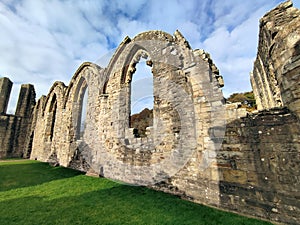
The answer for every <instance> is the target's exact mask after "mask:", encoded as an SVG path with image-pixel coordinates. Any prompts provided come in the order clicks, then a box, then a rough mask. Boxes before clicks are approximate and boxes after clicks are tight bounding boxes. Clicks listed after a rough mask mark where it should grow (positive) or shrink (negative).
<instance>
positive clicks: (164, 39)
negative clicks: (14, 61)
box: [1, 1, 300, 224]
mask: <svg viewBox="0 0 300 225" xmlns="http://www.w3.org/2000/svg"><path fill="white" fill-rule="evenodd" d="M297 27H298V29H297ZM274 32H275V33H274ZM297 35H298V36H297ZM299 40H300V38H299V10H297V9H295V8H293V7H292V3H291V2H290V1H288V2H286V3H283V4H281V5H279V6H278V7H277V8H275V9H274V10H272V11H271V12H269V13H267V14H266V16H264V17H263V18H262V20H261V24H260V38H259V47H258V56H257V59H256V61H255V63H254V69H253V73H252V75H251V83H252V86H253V91H254V94H255V97H256V100H257V104H258V109H259V110H260V111H257V112H253V113H247V112H246V111H243V110H242V109H237V108H236V107H235V106H234V105H225V104H224V101H223V96H222V92H221V86H222V85H223V82H222V77H221V76H220V75H219V71H218V70H217V68H216V66H215V65H214V64H213V62H212V60H211V59H210V57H209V55H208V54H207V53H205V52H204V51H202V50H192V49H191V48H190V46H189V44H188V42H187V41H186V40H185V39H184V37H183V36H182V35H181V34H180V33H179V32H178V31H177V32H175V34H174V36H171V35H169V34H167V33H164V32H161V31H150V32H145V33H142V34H139V35H137V36H136V37H135V38H133V39H130V38H128V37H127V38H125V39H124V41H123V42H122V43H121V44H120V46H119V47H118V49H117V50H116V52H115V54H114V56H113V57H112V59H111V61H110V63H109V65H108V67H107V68H100V67H99V66H97V65H95V64H92V63H84V64H82V65H81V66H80V67H79V69H78V70H77V71H76V73H75V75H74V76H73V78H72V80H71V82H70V84H69V85H68V86H65V85H64V84H63V83H62V82H56V83H54V84H53V86H52V87H51V89H50V92H49V94H48V95H47V96H43V97H42V98H40V99H39V100H38V102H37V104H36V106H35V110H34V113H33V118H32V123H31V126H28V127H27V130H30V132H29V133H30V135H29V136H33V134H34V136H33V143H32V152H31V155H30V158H31V159H37V160H41V161H47V162H51V163H53V164H60V165H63V166H69V167H72V168H75V169H79V170H83V171H87V172H88V173H93V174H98V175H100V176H104V177H107V178H113V179H119V180H123V181H126V182H129V183H135V184H141V185H147V186H151V187H152V188H155V189H158V190H162V191H166V192H170V193H173V194H177V195H180V196H182V197H183V198H186V199H189V200H191V201H194V202H198V203H202V204H206V205H210V206H215V207H218V208H221V209H226V210H230V211H234V212H238V213H243V214H246V215H251V216H255V217H261V218H265V219H268V220H271V221H278V222H283V223H289V224H297V223H299V220H300V218H299V212H300V207H299V199H300V196H299V186H300V172H299V171H300V166H299V159H300V158H299V157H300V155H299V154H300V153H299V152H300V141H299V140H300V138H299V137H300V129H299V128H300V125H299V124H300V123H299V108H300V106H299V96H298V95H297V94H298V92H299V83H300V82H299V79H300V78H299V76H300V75H299V74H300V73H299V63H298V62H299V57H300V54H299ZM141 57H143V58H146V60H147V64H148V65H149V66H151V68H152V75H153V81H154V82H153V83H154V91H153V93H154V110H153V111H154V113H153V114H154V123H153V127H150V128H148V129H147V137H145V138H135V137H134V135H133V133H132V128H130V127H129V115H130V104H131V103H130V94H131V93H130V92H131V80H132V76H134V71H135V67H136V64H137V63H138V61H139V60H140V58H141ZM86 88H88V103H87V117H86V128H85V132H84V133H83V135H82V134H80V132H79V125H80V118H81V110H82V108H81V107H82V101H83V95H84V92H85V90H86ZM1 93H2V92H1ZM1 96H2V95H1ZM4 106H5V104H4ZM3 108H5V107H3ZM183 109H184V110H183ZM224 115H226V118H224V117H225V116H224ZM225 119H226V120H225ZM1 128H2V126H1ZM5 132H6V133H7V130H6V131H5ZM5 132H4V131H1V135H2V133H3V134H5ZM27 140H28V134H27ZM26 143H28V141H27V142H26ZM2 146H3V144H2ZM29 146H30V145H29ZM26 149H28V146H27V147H26ZM174 150H176V152H177V153H173V152H174ZM177 154H179V155H177ZM25 155H26V154H25ZM169 156H172V157H173V158H172V159H173V160H174V159H175V162H176V163H175V164H176V165H175V167H174V165H172V163H165V162H166V161H167V160H168V159H169V158H168V157H169ZM178 156H180V157H178ZM179 158H181V159H182V158H183V159H186V160H184V161H181V160H178V159H179ZM167 162H168V161H167ZM178 166H179V167H178ZM149 168H151V170H149Z"/></svg>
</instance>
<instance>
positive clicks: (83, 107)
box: [78, 88, 88, 139]
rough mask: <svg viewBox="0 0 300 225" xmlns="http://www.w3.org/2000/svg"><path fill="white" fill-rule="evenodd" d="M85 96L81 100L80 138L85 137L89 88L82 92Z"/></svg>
mask: <svg viewBox="0 0 300 225" xmlns="http://www.w3.org/2000/svg"><path fill="white" fill-rule="evenodd" d="M82 95H83V97H82V98H81V101H80V115H79V123H78V124H79V134H80V135H79V138H80V139H83V135H84V132H85V129H86V115H87V104H88V88H85V90H84V91H83V93H82Z"/></svg>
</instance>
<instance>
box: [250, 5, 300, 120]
mask: <svg viewBox="0 0 300 225" xmlns="http://www.w3.org/2000/svg"><path fill="white" fill-rule="evenodd" d="M299 76H300V11H299V9H297V8H295V7H293V4H292V2H291V1H287V2H285V3H282V4H281V5H279V6H278V7H277V8H275V9H274V10H272V11H270V12H269V13H267V14H266V15H265V16H264V17H263V18H262V19H261V20H260V32H259V43H258V53H257V57H256V60H255V63H254V70H253V73H252V74H251V83H252V87H253V91H254V94H255V98H256V102H257V106H258V110H263V109H270V108H274V107H283V106H286V107H289V108H290V109H291V110H292V111H294V112H295V113H297V114H298V115H299V114H300V91H299V90H300V84H299V79H300V78H299Z"/></svg>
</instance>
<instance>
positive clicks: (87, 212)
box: [0, 160, 270, 225]
mask: <svg viewBox="0 0 300 225" xmlns="http://www.w3.org/2000/svg"><path fill="white" fill-rule="evenodd" d="M0 224H1V225H9V224H22V225H23V224H24V225H25V224H28V225H33V224H38V225H42V224H51V225H52V224H60V225H62V224H72V225H74V224H88V225H94V224H120V225H123V224H158V225H161V224H180V225H183V224H193V225H197V224H218V225H220V224H228V225H232V224H249V225H250V224H251V225H254V224H270V223H267V222H264V221H259V220H255V219H249V218H246V217H242V216H238V215H236V214H232V213H228V212H223V211H219V210H216V209H212V208H209V207H205V206H202V205H198V204H194V203H192V202H188V201H185V200H181V199H179V198H178V197H176V196H172V195H169V194H165V193H162V192H157V191H154V190H151V189H147V188H144V187H136V186H127V185H123V184H120V183H115V182H113V181H110V180H108V179H104V178H93V177H88V176H85V175H83V174H81V173H80V172H78V171H74V170H71V169H66V168H62V167H51V166H49V165H48V164H46V163H41V162H37V161H29V160H26V161H25V160H19V161H18V160H17V161H2V162H0Z"/></svg>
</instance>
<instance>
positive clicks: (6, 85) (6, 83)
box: [0, 77, 13, 115]
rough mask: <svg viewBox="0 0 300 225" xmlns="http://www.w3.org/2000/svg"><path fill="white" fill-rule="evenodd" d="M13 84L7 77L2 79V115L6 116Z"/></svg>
mask: <svg viewBox="0 0 300 225" xmlns="http://www.w3.org/2000/svg"><path fill="white" fill-rule="evenodd" d="M12 85H13V83H12V82H11V80H10V79H8V78H7V77H2V78H0V115H4V114H6V110H7V105H8V101H9V96H10V92H11V88H12Z"/></svg>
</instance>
